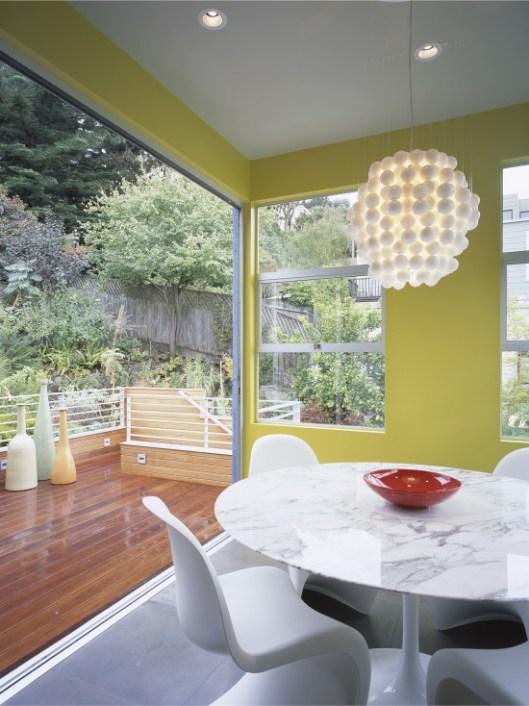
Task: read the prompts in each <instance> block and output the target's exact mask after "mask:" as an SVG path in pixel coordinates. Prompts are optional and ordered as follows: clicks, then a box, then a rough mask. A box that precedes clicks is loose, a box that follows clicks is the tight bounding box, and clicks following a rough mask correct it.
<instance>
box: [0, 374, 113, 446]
mask: <svg viewBox="0 0 529 706" xmlns="http://www.w3.org/2000/svg"><path fill="white" fill-rule="evenodd" d="M48 397H49V401H50V408H51V418H52V426H53V433H54V435H55V436H56V437H57V436H58V435H59V412H58V410H59V407H66V409H67V410H68V431H69V433H70V435H71V436H82V435H83V434H94V433H96V432H100V431H112V430H114V429H120V428H123V427H124V426H125V391H124V389H123V388H105V389H89V390H67V391H65V392H50V393H49V395H48ZM17 404H24V405H26V428H27V432H28V434H32V433H33V432H34V431H35V421H36V416H37V407H38V404H39V395H38V394H34V395H12V396H9V397H0V448H2V447H5V446H7V444H8V443H9V441H10V439H11V438H12V437H13V436H14V434H15V432H16V428H17V412H16V406H17Z"/></svg>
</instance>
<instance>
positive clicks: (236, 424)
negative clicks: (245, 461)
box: [0, 46, 244, 483]
mask: <svg viewBox="0 0 529 706" xmlns="http://www.w3.org/2000/svg"><path fill="white" fill-rule="evenodd" d="M0 61H2V62H4V63H6V64H8V65H9V66H11V67H12V68H13V69H14V70H15V71H18V72H19V73H21V74H24V75H25V76H27V77H28V78H30V79H31V80H32V81H35V83H37V84H39V85H41V86H42V87H43V88H45V89H46V90H47V91H49V92H50V93H52V94H54V95H55V96H57V97H58V98H60V99H61V100H64V101H66V102H68V103H70V105H72V106H74V107H75V108H77V109H78V110H80V111H82V112H84V113H86V114H87V115H89V116H90V117H91V118H93V119H94V120H97V121H98V122H100V123H101V124H102V125H105V127H107V128H108V129H110V130H113V131H114V132H116V133H117V134H118V135H121V136H122V137H123V138H125V139H126V140H128V141H129V142H131V143H132V144H134V145H136V146H137V147H139V148H140V149H142V150H144V151H145V152H149V153H150V154H151V155H152V156H153V157H155V158H156V159H157V160H159V161H160V162H162V163H163V164H165V165H167V166H168V167H170V168H171V169H174V170H175V171H177V172H178V173H179V174H181V175H182V176H184V177H186V178H187V179H189V180H191V181H193V182H194V183H195V184H197V185H198V186H200V187H202V188H203V189H206V190H207V191H209V192H210V193H211V194H213V195H214V196H216V197H217V198H219V199H221V200H222V201H224V202H225V203H226V204H228V205H229V206H231V207H232V215H233V218H232V256H233V275H232V292H233V296H232V307H233V308H232V339H231V343H232V358H233V376H232V434H233V436H232V482H233V483H235V482H237V481H238V480H240V478H241V447H242V420H243V395H242V385H243V376H242V362H241V361H242V352H243V328H242V311H243V267H242V263H243V260H244V245H243V244H244V220H243V210H242V208H243V204H242V201H241V200H240V199H239V198H237V197H234V196H233V195H231V194H229V193H228V192H224V191H222V190H221V189H220V188H219V187H218V186H217V185H216V184H214V183H213V182H210V181H208V180H207V179H206V178H204V177H203V176H202V175H201V174H200V173H199V172H195V171H193V170H191V169H190V168H188V167H187V166H185V165H184V164H180V163H178V162H177V161H176V160H175V158H174V156H173V155H170V154H166V153H165V152H164V151H163V150H162V148H161V147H160V146H159V145H158V144H156V143H155V141H154V140H153V139H152V138H150V137H149V136H148V135H144V134H143V133H141V132H140V133H137V132H136V131H135V129H133V128H132V127H130V126H126V125H125V124H121V123H119V122H116V120H115V118H114V116H113V115H107V114H106V112H105V111H103V109H102V107H101V106H99V105H97V104H92V101H91V100H89V98H88V97H87V96H86V95H84V94H82V93H80V94H79V95H78V94H77V93H76V92H74V90H73V89H72V87H71V86H68V85H64V86H63V85H62V83H61V82H60V80H59V79H58V78H57V77H56V76H54V75H50V77H48V75H47V73H46V72H44V71H43V69H42V67H41V66H39V65H36V66H33V64H32V62H28V60H27V58H25V57H24V59H23V60H20V59H19V58H18V57H17V56H16V55H13V53H12V52H9V53H8V52H7V51H5V50H4V48H3V47H1V46H0Z"/></svg>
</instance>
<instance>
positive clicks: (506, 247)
mask: <svg viewBox="0 0 529 706" xmlns="http://www.w3.org/2000/svg"><path fill="white" fill-rule="evenodd" d="M503 193H504V195H505V194H516V196H517V198H518V199H525V198H528V197H529V165H524V166H520V167H509V168H506V169H504V170H503ZM504 213H505V211H504ZM520 215H521V214H520ZM528 274H529V234H528V232H527V225H526V224H523V223H520V222H519V221H512V222H509V223H505V224H504V226H503V268H502V368H501V376H502V414H501V419H502V436H503V437H504V438H522V439H529V278H528Z"/></svg>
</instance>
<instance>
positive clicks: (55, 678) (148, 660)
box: [8, 542, 525, 706]
mask: <svg viewBox="0 0 529 706" xmlns="http://www.w3.org/2000/svg"><path fill="white" fill-rule="evenodd" d="M212 559H213V563H214V564H215V567H216V569H217V571H218V572H219V573H226V572H228V571H233V570H234V569H239V568H242V567H244V566H248V565H252V564H257V563H268V562H266V561H264V560H262V559H260V558H259V557H258V556H257V555H255V554H253V553H252V552H249V551H248V550H246V549H244V548H243V547H241V546H240V545H238V544H237V543H236V542H231V543H230V544H228V545H227V546H226V547H223V548H222V549H221V550H219V551H218V552H216V553H215V554H214V555H213V557H212ZM303 597H304V600H306V602H307V603H309V605H311V606H312V607H313V608H315V609H316V610H319V611H321V612H323V613H326V614H328V615H332V616H333V617H334V618H337V619H339V620H343V621H344V622H346V623H348V624H350V625H353V626H354V627H355V628H357V629H358V630H359V631H360V632H361V633H362V634H363V635H364V637H365V638H366V640H367V642H368V644H369V646H370V647H398V646H399V643H400V639H401V612H400V597H399V596H398V595H395V594H391V593H382V592H381V593H379V595H378V597H377V601H376V603H375V607H374V611H373V614H372V615H371V616H361V615H359V614H358V613H355V612H354V611H353V610H351V609H349V608H347V607H345V606H342V605H340V604H338V603H336V602H334V601H332V600H331V599H328V598H324V597H323V596H319V595H317V594H315V593H310V592H308V591H306V592H305V594H304V596H303ZM523 640H525V633H524V630H523V628H522V627H521V626H519V625H517V624H515V623H509V622H502V623H499V622H496V623H481V624H476V625H474V626H471V627H467V628H460V629H458V630H452V631H449V632H448V633H440V632H438V631H436V630H434V629H433V628H432V626H431V623H430V620H429V617H428V613H427V611H426V610H425V609H424V607H423V608H422V611H421V650H422V651H423V652H427V653H432V652H434V651H435V650H437V649H439V648H441V647H447V646H457V645H461V646H463V645H464V646H466V647H488V648H489V647H490V648H493V647H503V646H509V645H513V644H517V643H519V642H522V641H523ZM240 675H241V672H240V671H239V670H238V669H237V667H235V665H234V664H233V663H232V662H231V661H230V660H229V659H226V658H225V657H222V656H219V655H214V654H210V653H207V652H204V651H202V650H200V649H198V648H197V647H195V646H194V645H192V644H191V643H190V642H189V641H188V640H187V638H186V637H185V636H184V635H183V633H182V632H181V630H180V628H179V625H178V620H177V617H176V611H175V609H174V604H173V589H172V587H169V588H168V589H165V590H164V591H162V592H160V593H158V594H157V595H156V596H154V597H153V598H152V599H151V600H150V601H148V602H147V603H144V604H143V605H141V606H140V607H139V608H137V609H136V610H135V611H133V612H132V613H130V614H129V615H127V616H126V617H124V618H123V619H122V620H120V621H119V622H117V623H116V624H115V625H113V626H112V627H111V628H109V629H108V630H107V631H105V632H104V633H102V634H101V635H99V636H98V637H97V638H95V639H94V640H93V641H92V642H90V643H88V644H87V645H85V646H84V647H82V648H81V649H80V650H78V651H77V652H76V653H75V654H73V655H71V656H70V657H68V658H67V659H66V660H64V661H63V662H61V663H60V664H58V665H57V666H56V667H54V668H53V669H52V670H50V671H49V672H47V673H46V674H44V675H43V676H42V677H40V678H39V679H37V680H36V681H34V682H33V683H32V684H30V685H29V686H28V687H26V688H25V689H24V690H23V691H20V692H19V693H18V694H16V696H14V697H13V698H12V699H11V700H10V701H9V702H8V703H10V704H21V705H24V706H26V705H27V706H29V705H30V704H31V705H33V704H34V705H39V706H47V705H48V704H49V705H50V706H52V705H53V706H62V705H63V704H79V705H85V704H94V705H95V704H100V705H101V706H103V705H105V706H107V705H108V706H111V705H113V704H131V705H132V704H134V705H136V704H138V705H140V704H149V705H150V706H157V705H158V704H159V705H160V706H161V705H162V704H208V703H211V701H213V700H214V699H215V698H217V697H218V696H220V694H222V693H223V692H224V691H226V690H227V689H228V688H229V687H230V686H232V684H233V683H235V681H236V680H237V679H238V678H239V676H240Z"/></svg>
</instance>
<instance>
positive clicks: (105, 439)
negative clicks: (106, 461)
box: [103, 436, 110, 446]
mask: <svg viewBox="0 0 529 706" xmlns="http://www.w3.org/2000/svg"><path fill="white" fill-rule="evenodd" d="M103 446H110V437H109V436H105V438H104V439H103Z"/></svg>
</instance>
